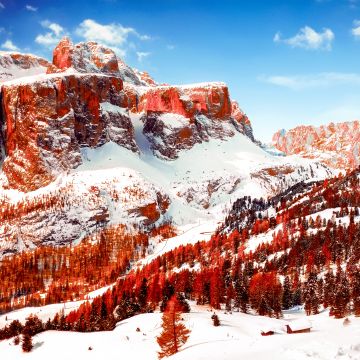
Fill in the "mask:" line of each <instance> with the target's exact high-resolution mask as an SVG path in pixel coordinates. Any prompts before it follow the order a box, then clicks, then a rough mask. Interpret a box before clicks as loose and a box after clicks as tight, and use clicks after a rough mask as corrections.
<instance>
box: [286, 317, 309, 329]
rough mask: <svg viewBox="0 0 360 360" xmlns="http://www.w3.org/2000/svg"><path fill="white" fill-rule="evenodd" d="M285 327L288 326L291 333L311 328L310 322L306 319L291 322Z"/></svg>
mask: <svg viewBox="0 0 360 360" xmlns="http://www.w3.org/2000/svg"><path fill="white" fill-rule="evenodd" d="M286 325H289V326H290V329H291V330H292V331H299V330H304V329H310V328H311V327H312V325H311V322H310V321H309V320H307V319H299V320H295V321H291V322H289V323H287V324H286Z"/></svg>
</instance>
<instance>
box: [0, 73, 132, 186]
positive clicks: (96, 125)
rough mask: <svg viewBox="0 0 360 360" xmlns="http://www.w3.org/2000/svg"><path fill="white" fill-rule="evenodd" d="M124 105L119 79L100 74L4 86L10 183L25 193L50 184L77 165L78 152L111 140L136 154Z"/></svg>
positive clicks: (7, 173)
mask: <svg viewBox="0 0 360 360" xmlns="http://www.w3.org/2000/svg"><path fill="white" fill-rule="evenodd" d="M122 105H123V92H122V81H121V79H119V78H117V77H109V76H98V75H66V76H61V75H55V76H54V75H53V76H48V77H44V78H43V79H41V80H38V81H35V82H28V83H27V82H26V81H25V82H24V81H22V82H14V83H9V84H8V85H3V87H2V107H3V115H4V116H3V117H4V120H5V129H4V134H3V136H4V143H5V151H6V155H7V157H6V159H5V161H4V164H3V171H4V173H5V174H6V176H7V179H8V181H9V185H10V186H11V187H13V188H18V189H20V190H23V191H29V190H34V189H36V188H39V187H41V186H44V185H46V184H48V183H49V182H50V181H52V180H53V179H54V177H55V176H56V175H57V174H59V173H60V172H62V171H67V170H69V169H72V168H75V167H76V166H78V165H79V164H80V163H81V155H80V148H81V147H83V146H89V147H97V146H101V145H102V144H104V143H105V142H107V141H110V140H111V141H114V142H116V143H117V144H119V145H121V146H124V147H126V148H128V149H130V150H132V151H137V146H136V143H135V140H134V129H133V126H132V124H131V121H130V118H129V117H128V116H127V114H126V109H123V108H121V106H122Z"/></svg>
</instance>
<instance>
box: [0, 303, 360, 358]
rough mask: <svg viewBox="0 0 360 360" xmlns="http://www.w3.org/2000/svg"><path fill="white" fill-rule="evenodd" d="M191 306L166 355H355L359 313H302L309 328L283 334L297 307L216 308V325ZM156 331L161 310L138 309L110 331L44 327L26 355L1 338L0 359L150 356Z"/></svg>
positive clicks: (359, 354) (358, 353)
mask: <svg viewBox="0 0 360 360" xmlns="http://www.w3.org/2000/svg"><path fill="white" fill-rule="evenodd" d="M191 305H192V312H191V313H189V314H184V319H185V322H186V326H187V327H188V328H189V329H190V330H191V335H190V338H189V340H188V342H187V343H186V344H185V346H184V347H183V349H182V350H181V352H179V353H178V354H175V355H174V356H172V357H171V359H174V360H175V359H177V360H180V359H183V360H190V359H191V360H200V359H204V360H205V359H206V360H208V359H209V360H210V359H214V360H215V359H216V360H218V359H223V360H235V359H252V360H260V359H261V360H263V359H274V360H275V359H277V360H302V359H321V360H327V359H341V360H349V359H360V318H355V317H350V318H349V319H350V324H349V325H347V326H344V325H343V321H344V320H343V319H340V320H335V319H333V318H330V317H329V314H328V312H327V311H324V312H322V313H321V314H319V315H314V316H310V317H306V319H309V320H310V322H311V324H312V329H311V332H310V333H304V334H292V335H289V334H286V333H285V329H284V325H285V324H286V323H288V322H292V321H296V320H298V319H303V318H305V314H304V312H303V311H302V310H301V309H300V310H294V311H288V312H286V313H285V315H284V318H283V319H280V320H278V319H271V318H267V317H261V316H256V315H246V314H243V313H233V314H224V313H223V312H222V311H221V312H218V315H219V318H220V321H221V326H220V327H214V326H213V325H212V321H211V314H212V313H211V312H210V311H209V310H208V308H206V307H203V306H201V307H200V306H196V305H194V304H193V303H192V304H191ZM24 310H25V309H24ZM20 311H22V310H20ZM10 315H11V313H10ZM137 328H140V331H136V329H137ZM269 329H273V330H275V332H276V334H275V335H274V336H267V337H264V336H261V335H260V332H261V330H269ZM160 332H161V314H160V313H153V314H142V315H138V316H135V317H133V318H130V319H127V320H124V321H122V322H119V323H118V324H117V327H116V329H115V330H114V331H107V332H97V333H75V332H58V331H47V332H44V333H42V334H39V335H37V336H35V337H34V338H33V344H34V349H33V350H32V352H31V353H27V354H25V353H23V352H22V351H21V346H15V345H13V343H12V340H6V341H2V342H0V359H1V360H15V359H37V360H42V359H52V360H56V359H62V360H63V359H71V360H72V359H84V360H87V359H89V360H90V359H105V358H107V357H110V358H113V359H114V358H119V359H121V358H130V359H132V360H137V359H139V360H140V359H141V360H144V359H146V360H152V359H154V360H155V359H157V351H158V350H159V348H158V345H157V343H156V337H157V335H158V334H159V333H160ZM89 347H91V348H92V350H89Z"/></svg>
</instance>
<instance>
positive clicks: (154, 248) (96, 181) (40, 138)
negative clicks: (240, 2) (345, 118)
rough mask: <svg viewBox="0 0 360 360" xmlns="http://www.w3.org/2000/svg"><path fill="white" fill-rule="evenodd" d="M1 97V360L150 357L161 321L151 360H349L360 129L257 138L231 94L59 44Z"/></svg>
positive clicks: (13, 68)
mask: <svg viewBox="0 0 360 360" xmlns="http://www.w3.org/2000/svg"><path fill="white" fill-rule="evenodd" d="M0 88H1V90H0V102H1V107H0V125H1V132H0V145H1V146H0V162H1V172H0V280H1V281H0V358H1V360H8V359H22V358H24V359H25V358H28V359H47V358H52V359H63V358H68V359H100V358H101V359H103V358H106V356H108V357H110V356H111V357H113V355H111V354H114V353H119V354H124V356H125V354H126V357H128V356H129V357H130V358H132V359H156V358H157V357H158V352H159V349H160V347H161V348H162V349H163V345H162V340H161V334H160V333H161V330H163V331H165V330H164V329H165V326H163V328H162V325H161V320H162V321H163V322H164V324H165V321H166V319H165V315H164V316H163V315H162V312H164V314H167V313H169V311H170V312H171V310H169V309H175V310H176V311H180V310H181V312H182V313H183V314H182V315H181V316H182V317H183V320H182V321H183V322H184V324H185V325H184V326H186V328H187V329H188V330H189V331H190V333H189V335H186V334H185V333H184V337H185V338H186V336H187V337H188V341H187V342H186V340H187V338H186V339H185V341H184V345H183V347H181V351H173V352H169V351H170V350H167V351H168V352H166V351H165V350H164V351H165V352H163V353H159V354H160V357H163V356H170V357H171V359H174V360H175V359H238V358H242V359H264V358H265V357H266V358H267V359H275V358H276V359H307V358H313V359H359V358H360V340H359V339H360V337H359V335H360V320H359V318H358V316H360V267H359V261H360V214H359V211H360V186H359V185H360V184H359V181H360V167H359V166H360V124H359V121H349V122H346V123H339V124H334V123H330V124H327V125H323V126H321V127H314V126H299V127H296V128H294V129H291V130H288V131H285V130H280V131H278V132H276V133H275V134H274V136H273V141H272V143H271V144H263V143H261V142H260V141H259V140H257V136H256V134H254V132H253V129H252V125H251V121H250V119H249V118H248V117H247V115H246V114H245V112H244V111H243V110H242V108H241V106H242V105H244V106H245V104H241V99H238V100H240V105H239V103H238V102H237V101H236V100H233V99H232V97H231V94H230V90H229V88H228V87H227V85H226V84H225V83H222V82H207V83H196V84H185V85H170V84H159V83H157V82H156V81H155V80H154V79H153V78H152V77H151V75H149V74H148V73H147V72H141V71H138V70H136V69H134V68H132V67H130V66H128V65H127V64H126V63H125V62H124V61H123V60H122V59H120V58H119V57H118V56H117V55H116V54H115V53H114V51H113V50H111V49H110V48H107V47H106V46H103V45H101V44H98V43H96V42H80V43H78V44H74V43H73V42H72V41H71V40H70V39H69V38H68V37H64V38H63V39H62V40H61V41H60V42H59V43H58V45H57V46H56V47H55V49H54V51H53V61H52V62H49V61H47V60H45V59H42V58H40V57H37V56H34V55H28V54H22V53H19V52H0ZM349 120H351V119H349ZM174 304H175V305H174ZM179 309H180V310H179ZM175 310H174V311H175ZM176 311H175V312H176ZM213 312H214V313H213ZM162 316H163V319H162ZM215 318H217V319H218V320H219V324H218V325H219V326H217V325H216V321H217V320H216V319H215ZM344 319H345V320H344ZM179 321H181V320H179ZM213 323H214V325H215V326H213V325H212V324H213ZM291 327H292V331H295V332H296V331H299V332H301V333H300V334H297V335H289V334H288V333H289V329H290V328H291ZM174 329H177V328H176V327H175V328H174ZM296 329H297V330H296ZM303 330H305V331H303ZM307 330H309V332H308V331H307ZM310 330H311V331H310ZM174 331H175V330H174ZM21 334H22V335H21ZM262 335H274V336H270V337H264V336H262ZM19 336H23V337H24V339H25V338H26V336H27V337H30V341H31V339H32V343H33V347H31V349H30V350H31V351H30V352H27V351H26V350H24V351H25V352H23V351H22V350H21V347H20V346H17V345H16V342H19ZM16 339H18V340H16ZM156 339H157V341H156ZM1 340H2V341H1ZM26 341H29V340H23V349H24V346H25V348H26V344H27V343H26ZM24 342H25V345H24ZM185 342H186V343H185ZM176 349H177V350H178V348H177V346H176ZM161 354H163V355H161ZM271 354H272V355H271Z"/></svg>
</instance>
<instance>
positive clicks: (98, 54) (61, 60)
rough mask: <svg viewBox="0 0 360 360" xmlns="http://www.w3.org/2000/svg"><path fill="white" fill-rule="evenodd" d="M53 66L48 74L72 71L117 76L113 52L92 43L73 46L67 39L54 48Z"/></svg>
mask: <svg viewBox="0 0 360 360" xmlns="http://www.w3.org/2000/svg"><path fill="white" fill-rule="evenodd" d="M53 65H54V66H53V67H50V68H49V70H48V73H52V72H59V71H65V70H67V69H74V70H76V71H78V72H81V73H102V74H111V75H119V65H118V60H117V57H116V55H115V53H114V51H113V50H111V49H109V48H107V47H105V46H102V45H100V44H98V43H96V42H93V41H89V42H81V43H79V44H76V45H74V44H73V43H72V42H71V40H70V39H69V38H67V37H64V38H63V39H62V40H61V41H60V42H59V44H58V45H57V46H56V48H55V50H54V54H53Z"/></svg>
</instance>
